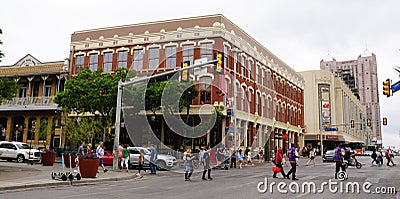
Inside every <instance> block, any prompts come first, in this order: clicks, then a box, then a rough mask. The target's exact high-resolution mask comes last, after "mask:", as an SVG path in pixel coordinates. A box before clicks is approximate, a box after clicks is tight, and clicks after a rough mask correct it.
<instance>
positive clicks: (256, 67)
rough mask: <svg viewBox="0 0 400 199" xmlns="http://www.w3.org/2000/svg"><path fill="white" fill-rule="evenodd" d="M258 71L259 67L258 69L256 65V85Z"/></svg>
mask: <svg viewBox="0 0 400 199" xmlns="http://www.w3.org/2000/svg"><path fill="white" fill-rule="evenodd" d="M258 70H259V67H258V65H256V83H258V75H259V73H258Z"/></svg>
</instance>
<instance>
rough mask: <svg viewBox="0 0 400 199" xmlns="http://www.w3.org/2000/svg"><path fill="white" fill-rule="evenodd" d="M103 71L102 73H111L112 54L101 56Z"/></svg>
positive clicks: (106, 53)
mask: <svg viewBox="0 0 400 199" xmlns="http://www.w3.org/2000/svg"><path fill="white" fill-rule="evenodd" d="M103 59H104V61H103V71H104V72H111V71H112V59H113V52H105V53H104V54H103Z"/></svg>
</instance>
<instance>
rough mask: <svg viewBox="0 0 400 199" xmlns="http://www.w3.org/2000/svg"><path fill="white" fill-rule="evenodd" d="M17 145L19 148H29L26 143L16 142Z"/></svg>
mask: <svg viewBox="0 0 400 199" xmlns="http://www.w3.org/2000/svg"><path fill="white" fill-rule="evenodd" d="M17 147H18V148H19V149H30V147H29V145H27V144H17Z"/></svg>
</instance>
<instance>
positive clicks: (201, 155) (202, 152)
mask: <svg viewBox="0 0 400 199" xmlns="http://www.w3.org/2000/svg"><path fill="white" fill-rule="evenodd" d="M205 152H206V150H205V149H204V147H203V146H202V147H200V151H199V163H200V164H201V165H202V164H203V156H204V153H205Z"/></svg>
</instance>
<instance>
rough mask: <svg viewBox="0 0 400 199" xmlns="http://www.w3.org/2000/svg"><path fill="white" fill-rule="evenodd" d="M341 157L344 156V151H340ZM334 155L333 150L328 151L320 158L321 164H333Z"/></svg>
mask: <svg viewBox="0 0 400 199" xmlns="http://www.w3.org/2000/svg"><path fill="white" fill-rule="evenodd" d="M341 153H342V155H343V156H344V150H343V149H342V150H341ZM334 155H335V150H328V151H326V153H325V154H324V155H323V156H322V161H323V162H333V156H334Z"/></svg>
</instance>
